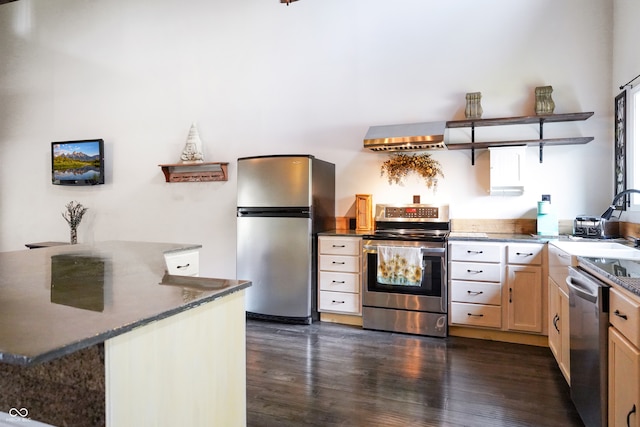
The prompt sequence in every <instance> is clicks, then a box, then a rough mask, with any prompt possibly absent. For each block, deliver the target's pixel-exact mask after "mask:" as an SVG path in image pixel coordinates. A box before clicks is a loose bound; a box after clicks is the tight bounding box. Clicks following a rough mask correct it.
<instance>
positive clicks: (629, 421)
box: [627, 404, 636, 427]
mask: <svg viewBox="0 0 640 427" xmlns="http://www.w3.org/2000/svg"><path fill="white" fill-rule="evenodd" d="M635 413H636V405H635V404H634V405H633V408H631V410H630V411H629V413H628V414H627V427H631V414H635Z"/></svg>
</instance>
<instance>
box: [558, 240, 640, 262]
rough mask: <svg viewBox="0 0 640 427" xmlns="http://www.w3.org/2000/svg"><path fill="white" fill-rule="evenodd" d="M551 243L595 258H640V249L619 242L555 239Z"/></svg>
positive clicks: (576, 254)
mask: <svg viewBox="0 0 640 427" xmlns="http://www.w3.org/2000/svg"><path fill="white" fill-rule="evenodd" d="M550 244H552V245H554V246H556V247H558V248H560V249H562V250H563V251H565V252H567V253H569V254H571V255H575V256H586V257H595V258H618V259H640V250H638V249H634V248H632V247H630V246H627V245H624V244H622V243H617V242H603V241H598V240H593V241H592V240H580V241H554V242H550Z"/></svg>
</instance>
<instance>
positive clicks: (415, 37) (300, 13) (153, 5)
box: [0, 0, 635, 277]
mask: <svg viewBox="0 0 640 427" xmlns="http://www.w3.org/2000/svg"><path fill="white" fill-rule="evenodd" d="M629 1H630V2H631V1H632V0H629ZM612 21H613V7H612V5H611V4H610V2H609V1H607V0H593V1H589V2H585V1H583V0H565V1H561V2H558V1H555V0H521V1H517V2H514V1H512V0H485V1H483V2H477V1H474V0H458V1H456V2H444V1H436V0H396V1H390V0H321V1H320V0H300V1H298V2H296V3H293V4H291V5H290V6H288V7H287V6H285V5H284V4H280V3H279V1H278V0H234V1H232V2H223V1H211V0H190V1H188V2H184V1H182V0H163V1H161V2H158V1H154V0H56V1H51V0H19V1H17V2H14V3H10V4H7V5H3V6H0V58H1V60H0V100H1V103H0V156H1V159H2V166H3V167H2V168H1V169H0V208H1V211H0V212H1V221H0V250H16V249H21V248H23V245H24V243H26V242H34V241H42V240H67V239H68V227H67V225H66V223H65V222H64V220H63V219H62V218H61V216H60V213H61V212H62V210H63V209H64V205H65V204H66V203H67V202H69V201H71V200H77V201H78V202H80V203H82V204H84V205H85V206H87V207H89V209H90V210H89V212H88V213H87V216H86V217H85V219H84V220H83V222H82V224H81V226H80V229H79V241H80V242H91V241H98V240H104V239H130V240H151V241H182V242H198V243H202V244H203V245H204V250H203V252H202V253H203V264H204V267H203V273H204V274H206V275H215V276H224V277H234V276H235V191H236V188H235V181H236V175H235V174H236V168H235V160H236V159H237V158H238V157H242V156H250V155H263V154H283V153H309V154H313V155H315V156H317V157H318V158H321V159H324V160H328V161H332V162H334V163H335V164H336V171H337V197H338V200H337V212H336V213H337V215H339V216H343V215H347V214H352V213H353V207H352V205H353V201H354V195H355V194H356V193H373V194H374V199H375V200H374V202H376V203H383V202H410V201H411V196H412V195H413V194H422V195H423V196H424V197H423V201H426V200H430V196H429V193H428V192H427V191H426V189H425V188H424V185H423V184H422V183H421V182H420V181H419V180H417V179H409V180H408V181H407V183H406V184H405V185H404V186H397V185H393V186H390V185H388V184H387V181H386V178H385V177H381V176H380V166H381V164H382V162H383V161H384V160H386V159H387V155H386V154H379V153H372V152H367V151H365V150H363V148H362V139H363V136H364V134H365V133H366V131H367V129H368V127H369V126H370V125H381V124H396V123H408V122H418V121H432V120H450V119H456V118H463V114H464V104H465V99H464V95H465V93H466V92H472V91H481V92H482V94H483V98H482V106H483V109H484V117H502V116H512V115H527V114H533V105H534V103H533V91H534V88H535V87H536V86H541V85H553V87H554V92H553V99H554V101H555V104H556V110H555V111H556V112H557V113H568V112H579V111H594V112H595V114H594V117H592V118H591V119H589V120H587V121H586V122H578V123H565V124H563V123H560V124H552V125H548V126H547V127H546V128H545V137H549V138H553V137H561V136H565V135H569V136H593V137H595V140H594V141H593V142H591V143H589V144H587V145H579V146H578V145H576V146H565V147H549V148H547V149H546V150H545V153H544V156H545V157H544V163H542V164H540V163H539V162H538V160H537V150H536V149H535V148H529V149H528V151H527V155H528V160H527V166H528V170H529V176H530V179H529V186H528V187H527V192H526V193H525V195H523V196H521V197H515V198H509V197H495V196H493V197H490V196H489V195H488V194H487V189H488V153H487V152H486V151H482V152H480V153H479V154H478V157H477V160H476V166H471V161H470V153H469V152H467V151H442V152H435V153H433V157H434V158H436V159H437V160H439V161H440V162H441V163H442V166H443V169H444V172H445V178H444V179H442V180H440V182H439V186H438V192H437V193H436V196H435V197H436V198H437V200H438V201H447V202H449V203H450V204H451V214H452V216H453V217H454V218H516V217H527V218H534V217H535V207H536V201H537V200H539V198H540V195H541V194H543V193H549V194H551V195H552V204H553V206H554V208H555V209H556V210H557V212H558V213H559V216H560V218H573V217H575V215H577V214H582V213H598V214H599V213H601V211H603V210H604V209H605V208H606V205H607V204H608V203H609V201H610V199H611V196H612V191H613V180H612V163H613V155H612V128H613V120H612V103H613V101H612V91H611V87H612V83H611V82H612V74H611V73H612V71H611V60H612V53H611V51H612V49H611V48H612ZM634 71H635V70H634ZM192 122H196V123H197V124H198V128H199V131H200V136H201V138H202V140H203V143H204V151H205V153H204V154H205V159H206V160H208V161H228V162H230V175H231V176H230V179H229V181H228V182H224V183H180V184H166V183H165V182H164V179H163V176H162V173H161V170H160V168H159V167H158V166H157V165H158V164H160V163H171V162H175V161H177V160H178V159H179V155H180V153H181V151H182V148H183V146H184V142H185V140H186V136H187V132H188V130H189V126H190V124H191V123H192ZM485 129H486V128H485ZM492 131H494V130H492ZM482 132H484V131H481V130H478V131H477V136H478V139H481V138H483V137H485V136H486V135H489V133H488V132H489V131H487V133H482ZM467 135H468V133H467ZM87 137H88V138H94V137H101V138H104V139H105V141H106V158H107V183H106V184H105V185H103V186H97V187H90V188H68V187H59V186H53V185H51V183H50V154H49V144H50V142H51V141H54V140H69V139H80V138H87ZM499 137H500V138H503V137H515V138H526V139H530V138H537V137H538V134H537V127H536V126H531V127H528V126H524V127H522V126H520V127H517V128H502V129H501V130H500V132H499Z"/></svg>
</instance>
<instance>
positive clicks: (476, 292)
mask: <svg viewBox="0 0 640 427" xmlns="http://www.w3.org/2000/svg"><path fill="white" fill-rule="evenodd" d="M467 293H468V294H469V295H482V294H483V293H484V292H483V291H467Z"/></svg>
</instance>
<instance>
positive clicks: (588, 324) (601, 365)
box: [567, 264, 609, 427]
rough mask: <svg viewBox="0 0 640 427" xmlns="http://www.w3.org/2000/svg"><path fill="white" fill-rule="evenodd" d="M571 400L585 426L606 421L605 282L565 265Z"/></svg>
mask: <svg viewBox="0 0 640 427" xmlns="http://www.w3.org/2000/svg"><path fill="white" fill-rule="evenodd" d="M567 285H568V286H569V360H570V363H569V365H570V371H571V400H573V403H574V405H575V406H576V409H577V410H578V413H579V414H580V417H581V418H582V421H583V422H584V424H585V426H586V427H596V426H597V427H605V426H606V425H607V397H608V393H607V387H608V383H607V379H608V375H607V357H608V354H607V351H608V345H607V330H608V327H609V286H608V285H607V284H605V283H603V282H602V281H600V280H599V279H598V278H596V277H594V276H592V275H591V274H589V273H588V272H586V271H585V270H584V269H583V268H580V264H579V266H578V268H575V267H569V276H568V277H567Z"/></svg>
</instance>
